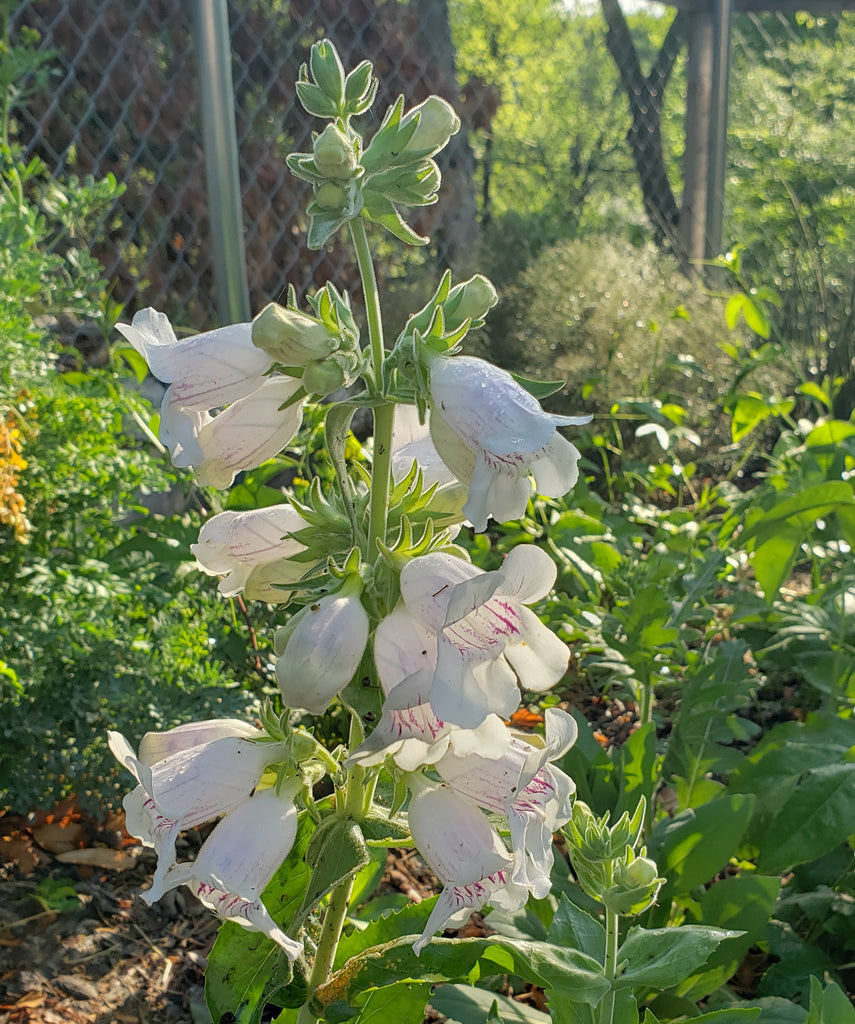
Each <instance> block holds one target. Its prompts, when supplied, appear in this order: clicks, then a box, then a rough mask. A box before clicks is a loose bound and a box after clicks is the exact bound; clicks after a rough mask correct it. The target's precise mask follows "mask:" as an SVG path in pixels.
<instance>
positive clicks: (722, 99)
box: [706, 0, 732, 259]
mask: <svg viewBox="0 0 855 1024" xmlns="http://www.w3.org/2000/svg"><path fill="white" fill-rule="evenodd" d="M731 7H732V0H714V3H713V32H714V47H715V49H714V52H713V94H712V103H711V106H712V118H711V123H710V153H709V160H710V162H709V172H708V176H707V181H708V190H707V218H706V219H707V258H709V259H714V258H715V257H716V256H718V255H720V253H721V245H722V224H723V222H724V181H725V175H726V167H727V104H728V85H729V79H730V16H731Z"/></svg>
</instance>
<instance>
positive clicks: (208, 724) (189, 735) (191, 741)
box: [137, 718, 266, 767]
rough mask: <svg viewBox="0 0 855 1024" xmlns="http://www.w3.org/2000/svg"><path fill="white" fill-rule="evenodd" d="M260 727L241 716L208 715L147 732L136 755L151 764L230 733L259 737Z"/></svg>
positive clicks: (262, 733) (255, 738) (251, 737)
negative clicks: (211, 716)
mask: <svg viewBox="0 0 855 1024" xmlns="http://www.w3.org/2000/svg"><path fill="white" fill-rule="evenodd" d="M265 735H266V734H265V733H264V732H262V730H261V729H257V728H256V727H255V726H254V725H250V724H249V722H244V721H241V719H239V718H207V719H204V720H203V721H201V722H186V723H185V724H184V725H176V726H175V728H174V729H168V730H167V731H166V732H147V733H146V734H145V736H143V738H142V739H141V740H140V746H139V751H138V752H137V757H138V758H139V760H140V761H141V762H142V764H144V765H147V766H149V767H151V765H153V764H157V762H158V761H162V760H163V759H164V758H166V757H169V756H170V755H171V754H178V753H180V752H183V751H187V750H191V749H192V748H193V747H201V746H202V745H203V744H205V743H212V742H213V741H214V740H221V739H224V738H225V737H227V736H231V737H232V738H237V739H244V740H260V739H263V738H264V737H265Z"/></svg>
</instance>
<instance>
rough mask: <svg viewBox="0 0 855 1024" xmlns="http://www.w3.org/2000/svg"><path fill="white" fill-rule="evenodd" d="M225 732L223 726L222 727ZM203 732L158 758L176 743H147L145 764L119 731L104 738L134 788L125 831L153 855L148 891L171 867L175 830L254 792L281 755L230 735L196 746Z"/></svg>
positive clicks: (210, 818) (203, 819)
mask: <svg viewBox="0 0 855 1024" xmlns="http://www.w3.org/2000/svg"><path fill="white" fill-rule="evenodd" d="M227 728H228V727H227ZM204 735H205V733H204V731H200V732H198V733H191V732H190V731H189V730H188V731H187V732H186V733H185V734H184V735H183V737H180V739H182V740H183V739H186V740H187V742H188V743H191V744H192V745H189V746H186V747H177V749H173V750H171V752H170V753H168V754H167V755H166V756H165V757H161V756H160V754H161V753H162V752H163V750H164V749H165V746H164V744H166V745H167V746H170V747H171V746H172V745H177V740H176V738H175V737H172V738H171V739H169V740H166V741H164V740H160V741H150V742H149V744H148V745H147V746H146V745H145V743H144V746H145V749H146V756H147V757H157V758H158V759H157V760H155V761H153V763H149V764H147V763H145V762H144V761H143V760H142V759H141V758H139V757H137V756H136V754H135V753H134V751H133V748H132V747H131V745H130V744H129V743H128V741H127V740H126V739H125V737H124V736H122V735H121V733H118V732H110V733H109V734H108V738H109V743H110V750H112V752H113V754H114V755H115V757H116V758H117V759H118V761H119V762H120V763H121V764H122V765H124V767H125V768H127V769H128V771H129V772H131V774H132V775H133V776H134V777H135V778H136V780H137V782H138V783H139V785H138V786H137V787H136V789H134V790H133V791H132V792H131V793H129V794H128V795H127V796H126V797H125V799H124V808H125V818H126V827H127V829H128V832H130V834H131V835H132V836H135V837H136V838H137V839H139V840H140V841H141V842H142V843H143V844H144V845H145V846H152V847H154V849H155V850H156V851H157V855H158V860H157V869H156V870H155V874H154V882H153V884H154V887H155V889H157V888H158V887H159V886H160V885H161V884H162V882H163V879H164V877H165V875H166V873H167V871H168V870H169V869H170V868H171V867H172V865H173V864H174V863H175V841H176V839H177V838H178V835H179V833H180V832H182V831H183V830H184V829H187V828H194V827H196V826H197V825H202V824H203V823H204V822H206V821H213V820H214V819H215V818H218V817H220V815H222V814H227V813H228V812H229V811H232V810H234V809H235V808H236V807H238V806H239V805H240V804H241V803H243V801H244V800H248V799H249V797H250V796H251V795H252V794H253V792H254V791H255V788H256V786H257V785H258V783H259V781H260V780H261V776H262V775H263V773H264V770H265V768H266V767H267V765H269V764H272V763H273V762H274V761H276V760H277V759H278V758H279V757H281V754H282V747H281V745H280V744H275V743H262V742H258V741H256V740H253V739H248V738H245V737H244V736H241V735H235V734H234V732H231V733H229V734H227V735H222V736H220V737H219V738H216V739H213V740H208V741H206V742H198V740H200V739H202V737H203V736H204Z"/></svg>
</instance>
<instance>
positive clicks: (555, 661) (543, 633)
mask: <svg viewBox="0 0 855 1024" xmlns="http://www.w3.org/2000/svg"><path fill="white" fill-rule="evenodd" d="M555 576H556V569H555V564H554V563H553V561H552V559H551V558H550V557H549V555H547V554H546V552H545V551H542V550H541V549H540V548H537V547H534V546H533V545H529V544H524V545H518V546H517V547H515V548H513V550H512V551H511V552H510V554H509V555H508V556H507V558H506V559H505V561H504V564H503V565H502V567H501V568H500V569H497V570H495V571H493V572H484V571H483V570H481V569H478V568H476V567H475V566H474V565H471V564H470V563H469V562H465V561H463V560H462V559H460V558H456V557H454V556H453V555H449V554H446V553H444V552H434V553H432V554H428V555H422V556H420V557H418V558H414V559H412V561H410V562H408V563H407V565H406V566H405V567H404V569H403V571H402V573H401V597H402V598H403V600H404V603H405V604H406V606H407V610H408V611H409V612H410V614H411V615H412V616H413V617H414V618H415V619H416V620H417V621H418V622H419V623H420V624H421V625H422V626H423V627H424V628H426V629H428V630H429V631H431V632H434V633H435V634H436V635H437V663H436V668H435V670H434V680H433V687H432V689H431V694H430V703H431V705H432V707H433V710H434V711H435V713H436V714H437V715H438V716H439V717H440V718H441V719H442V720H443V721H446V722H453V723H454V724H455V725H459V726H460V727H461V728H464V729H475V728H477V727H478V726H479V725H480V724H481V722H483V721H484V719H485V718H486V716H487V715H488V714H497V715H499V716H500V717H502V718H510V716H511V715H512V714H513V712H514V711H515V710H516V708H517V705H518V704H519V696H520V695H519V690H518V687H517V681H519V684H520V686H522V688H523V689H525V690H533V691H536V692H541V691H544V690H548V689H550V687H552V686H554V685H555V684H556V683H557V682H558V680H559V679H560V678H561V677H562V676H563V675H564V673H565V672H566V670H567V665H568V662H569V659H570V655H569V651H568V649H567V646H566V644H564V643H563V642H562V641H561V640H559V638H558V637H557V636H556V635H555V634H554V633H552V632H551V631H550V630H549V629H547V628H546V626H544V625H543V623H542V622H541V621H540V619H538V617H537V616H536V615H535V614H534V612H532V611H531V610H530V609H529V608H526V607H525V605H526V604H530V603H532V602H534V601H537V600H539V599H540V598H542V597H544V596H545V595H546V594H547V593H549V590H550V589H551V587H552V585H553V583H554V582H555Z"/></svg>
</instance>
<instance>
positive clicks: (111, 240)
mask: <svg viewBox="0 0 855 1024" xmlns="http://www.w3.org/2000/svg"><path fill="white" fill-rule="evenodd" d="M442 8H443V5H437V4H434V3H425V2H421V0H420V2H415V3H410V4H398V3H386V4H375V3H373V2H372V0H357V2H352V3H347V4H342V3H337V2H324V0H322V2H313V0H308V2H306V0H295V2H292V3H290V4H279V3H275V2H266V0H261V2H259V0H235V2H232V3H231V4H230V6H229V15H230V27H231V37H232V38H231V43H232V51H233V55H234V60H233V79H234V92H235V118H236V124H237V141H238V147H239V154H240V179H241V188H242V198H243V212H244V224H245V241H246V251H247V262H248V276H249V281H250V288H251V301H252V306H253V308H254V309H257V308H258V307H259V306H260V305H261V304H262V303H264V302H266V301H269V299H270V298H272V297H276V296H278V295H280V294H281V292H282V290H283V288H284V287H285V284H286V282H291V283H293V284H294V285H295V287H296V288H297V290H298V292H302V291H303V290H304V289H305V288H307V287H308V286H309V285H310V284H311V283H312V282H313V281H314V280H319V279H324V280H325V279H327V278H331V277H335V278H336V279H337V280H339V281H342V279H343V275H346V274H347V273H348V272H349V271H348V269H347V268H348V266H349V261H347V260H346V259H344V256H343V253H342V252H341V249H340V248H339V247H332V248H329V249H326V250H324V251H322V252H319V253H318V252H309V251H307V250H306V248H305V246H304V238H305V231H304V228H305V225H304V222H303V220H302V215H301V211H302V210H303V209H304V208H305V205H306V202H307V196H306V189H307V186H305V185H304V184H303V183H301V182H299V181H297V180H296V179H295V178H293V176H291V175H290V173H289V172H288V170H287V168H286V166H285V156H286V155H287V154H288V153H289V152H291V151H294V150H304V151H305V150H307V149H310V148H311V130H312V127H313V125H312V124H311V123H310V121H311V119H310V118H309V117H308V116H307V115H306V114H305V113H304V112H303V110H302V108H301V107H300V106H299V104H298V103H297V102H296V98H295V94H294V82H295V79H296V78H297V74H298V71H299V68H300V65H301V63H303V62H304V61H305V60H306V59H307V57H308V51H309V48H310V47H311V44H312V43H313V42H314V41H315V40H316V39H318V38H321V37H322V36H323V35H329V36H330V37H333V38H334V39H335V41H336V45H337V47H338V48H339V51H340V53H341V55H342V59H343V61H344V62H345V64H346V65H348V66H351V67H352V66H355V65H356V64H357V63H359V62H360V61H361V60H363V59H365V58H366V57H371V58H372V59H374V60H375V62H376V65H377V71H378V73H379V74H380V76H381V81H382V89H383V92H382V94H381V96H380V97H379V98H378V103H377V106H378V108H379V109H383V107H384V106H385V104H387V103H390V102H392V101H393V100H394V98H395V97H396V96H397V95H398V94H399V93H403V94H404V95H405V96H406V97H407V98H408V99H409V100H410V101H412V102H414V103H415V102H419V101H420V100H421V99H423V98H424V97H426V96H427V95H429V94H430V93H432V92H436V93H439V94H441V95H443V96H446V97H449V98H450V99H451V100H452V101H453V102H457V101H459V95H458V90H457V85H456V79H455V74H454V65H453V53H452V50H451V43H450V38H449V39H448V42H447V45H446V46H444V47H442V46H438V45H437V42H438V41H441V39H442V30H443V27H442V24H441V22H442V18H441V15H442ZM438 14H439V15H440V17H439V18H438ZM437 22H439V24H437ZM445 25H446V29H445V31H446V34H447V20H446V22H445ZM24 26H27V27H30V28H33V29H35V30H36V31H37V32H38V33H39V34H40V36H41V41H40V44H39V45H40V47H41V48H42V49H43V50H46V51H49V52H53V54H54V56H55V60H54V61H53V62H52V63H53V74H52V77H51V79H50V83H49V86H48V88H46V89H44V90H40V91H39V92H37V94H36V95H35V96H34V97H33V99H32V100H31V102H30V103H29V104H28V105H27V106H26V107H25V109H24V110H23V111H21V112H19V113H18V115H17V116H18V120H19V131H18V135H19V141H20V142H21V143H22V144H23V145H24V147H25V151H26V153H27V155H28V156H29V155H33V154H34V155H38V156H40V157H41V158H42V159H43V160H44V161H45V162H46V163H47V166H48V169H49V171H50V172H51V173H53V174H56V175H59V174H66V173H72V174H75V175H78V176H81V177H82V176H84V175H89V174H91V175H93V176H95V177H96V178H98V177H103V176H105V175H107V174H113V175H114V176H115V177H116V179H117V180H118V181H119V182H121V183H123V184H124V185H126V191H125V193H124V195H123V196H122V198H121V200H120V201H119V202H118V203H117V204H116V205H115V206H114V207H113V208H112V209H111V210H109V211H108V212H107V213H106V214H105V216H104V219H103V222H102V224H101V225H100V226H99V229H97V230H96V231H95V232H94V233H93V237H94V240H95V249H96V251H97V255H98V256H99V257H100V259H101V260H102V262H103V264H104V267H105V271H106V274H107V276H108V278H110V279H111V280H112V281H114V282H115V289H116V297H117V298H118V299H119V300H120V301H122V302H125V303H128V304H129V305H130V306H131V308H133V306H135V305H139V304H140V303H142V304H146V305H154V306H159V307H162V308H164V309H166V310H168V311H169V312H170V313H172V314H175V315H177V316H178V317H179V319H180V320H181V321H182V322H184V323H191V324H195V325H196V326H199V327H201V326H203V325H206V324H207V325H210V323H211V321H212V318H214V317H215V316H216V314H215V313H214V308H215V303H214V301H213V295H214V288H215V283H214V280H213V259H212V253H211V247H210V230H209V223H210V216H209V214H210V211H209V208H208V193H207V190H206V184H205V159H204V152H203V142H202V138H203V136H202V128H201V123H200V113H199V81H198V76H197V68H196V52H195V44H194V35H193V16H192V10H191V8H190V5H189V4H186V3H183V4H175V3H171V2H169V0H107V2H102V0H63V2H61V3H56V2H49V3H23V4H21V5H20V7H19V8H18V10H17V11H16V12H15V14H14V16H13V19H12V24H11V31H12V32H13V33H15V32H20V31H21V29H22V28H23V27H24ZM314 127H317V125H314ZM467 150H468V144H467V141H466V136H465V134H464V135H461V136H460V137H459V139H458V140H456V142H455V145H454V146H453V148H452V149H451V151H450V152H449V153H447V154H446V156H445V166H444V167H443V171H444V194H445V195H446V196H449V195H452V196H454V200H455V201H454V210H455V212H454V215H453V216H452V215H451V214H450V211H451V209H452V203H451V201H450V200H449V201H448V202H446V203H443V204H442V205H439V206H437V207H436V208H434V209H429V210H428V211H427V213H426V214H425V215H424V216H423V217H422V218H421V220H420V223H419V224H418V225H417V226H419V227H421V228H422V229H423V230H424V231H425V232H430V233H431V234H432V236H433V237H434V238H435V239H436V240H437V241H436V249H435V255H436V256H437V258H438V259H439V260H440V261H443V262H446V263H448V262H454V261H455V260H456V259H457V257H458V254H459V253H460V251H461V250H462V249H463V248H464V247H469V246H471V244H472V242H473V234H474V229H475V224H474V198H473V197H472V195H471V188H472V173H471V167H467V163H468V160H469V157H468V156H467ZM467 190H468V191H469V196H468V197H467V194H466V193H467ZM467 208H468V209H469V211H470V214H469V218H468V219H469V223H467V218H466V217H465V216H463V217H461V215H460V214H461V210H462V211H463V212H464V214H465V211H466V210H467ZM349 283H351V282H349V281H348V279H347V277H346V276H344V285H345V286H347V285H348V284H349Z"/></svg>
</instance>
